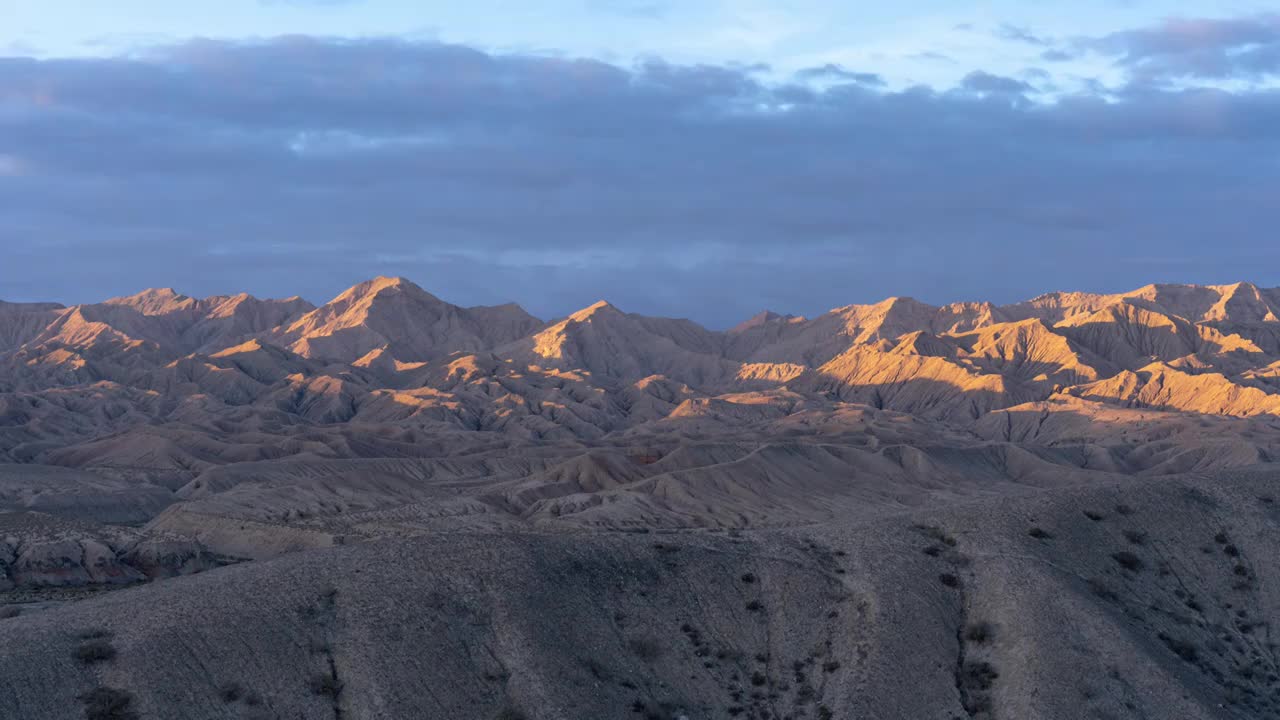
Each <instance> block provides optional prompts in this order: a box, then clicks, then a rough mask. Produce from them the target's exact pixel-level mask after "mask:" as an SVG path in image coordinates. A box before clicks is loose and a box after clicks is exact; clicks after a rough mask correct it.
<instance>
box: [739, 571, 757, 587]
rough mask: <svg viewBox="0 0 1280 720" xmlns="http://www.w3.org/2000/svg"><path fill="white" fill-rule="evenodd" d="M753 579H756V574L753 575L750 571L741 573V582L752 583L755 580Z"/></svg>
mask: <svg viewBox="0 0 1280 720" xmlns="http://www.w3.org/2000/svg"><path fill="white" fill-rule="evenodd" d="M755 581H756V576H755V575H753V574H752V573H743V574H742V582H744V583H747V584H751V583H753V582H755Z"/></svg>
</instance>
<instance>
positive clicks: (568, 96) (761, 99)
mask: <svg viewBox="0 0 1280 720" xmlns="http://www.w3.org/2000/svg"><path fill="white" fill-rule="evenodd" d="M1028 87H1029V86H1027V85H1026V84H1025V83H1022V82H1021V81H1019V80H1016V79H1011V78H1001V77H998V76H994V75H989V74H985V73H974V74H972V75H970V76H969V77H968V78H966V80H965V83H964V87H963V88H962V89H961V90H960V91H954V92H952V91H942V90H935V89H931V88H927V87H915V88H911V89H909V90H906V91H902V92H886V91H883V90H880V89H876V88H873V87H868V86H867V85H866V83H858V82H839V83H835V84H833V85H832V86H831V87H830V88H826V89H817V88H814V87H808V86H802V85H797V84H783V85H772V84H768V83H766V82H765V81H763V80H761V79H760V78H758V77H756V74H754V73H753V72H752V71H751V70H750V69H748V68H740V67H719V66H697V65H676V64H671V63H664V62H661V61H656V60H654V61H647V62H644V63H641V64H638V65H636V66H627V67H623V66H617V65H610V64H606V63H601V62H597V61H590V60H573V59H565V58H550V57H540V56H533V55H498V54H489V53H484V52H481V51H478V50H475V49H472V48H467V47H461V46H453V45H442V44H424V43H409V42H404V41H399V40H391V39H384V40H364V41H335V40H324V39H317V38H305V37H293V38H280V39H276V40H271V41H266V42H258V43H231V42H212V41H195V42H190V43H185V44H182V45H177V46H168V47H157V48H153V49H152V50H150V51H149V52H147V53H144V54H141V55H139V56H137V57H133V58H118V59H108V60H91V59H80V60H47V61H36V60H30V59H21V58H9V59H0V158H4V167H5V168H6V170H5V171H4V172H0V247H4V248H6V262H5V263H3V264H0V296H5V297H7V298H8V299H35V298H53V299H60V300H67V301H80V300H90V299H96V298H100V297H104V296H108V295H113V294H120V293H124V292H131V291H134V290H137V289H138V288H140V287H144V286H148V285H165V286H178V287H179V288H180V289H182V290H183V291H184V292H188V293H196V294H211V293H214V292H227V291H232V290H241V289H245V290H249V291H252V292H255V293H258V294H264V295H288V294H293V293H303V294H304V295H306V296H308V297H310V298H311V299H314V300H324V299H326V298H327V297H329V296H331V295H333V294H335V293H336V292H337V291H338V290H340V289H342V287H344V286H345V285H348V284H351V283H353V282H355V281H357V280H359V279H362V278H364V277H367V276H371V275H374V274H378V273H395V274H403V275H407V276H410V277H413V278H415V279H417V280H419V281H420V282H421V283H422V284H424V285H425V286H427V287H428V288H429V289H431V290H432V291H434V292H437V293H438V294H440V295H441V296H443V297H445V298H448V299H450V300H453V301H456V302H461V303H493V302H502V301H507V300H516V301H519V302H521V303H523V304H525V305H526V306H527V307H529V308H530V310H531V311H533V312H535V313H538V314H541V315H543V316H548V317H549V316H555V315H561V314H564V313H566V312H568V311H571V310H573V309H575V308H576V307H580V306H583V305H586V304H587V303H589V302H591V301H593V300H595V299H598V298H600V297H608V298H610V299H612V300H614V301H616V302H617V303H618V304H619V305H621V306H622V307H624V308H626V309H628V310H633V311H637V312H654V313H665V314H674V315H686V316H692V317H694V318H695V319H697V320H700V321H704V322H707V323H710V324H712V325H721V326H723V325H728V324H731V323H733V322H736V321H738V320H740V319H741V318H742V317H745V316H747V315H749V314H751V313H752V312H754V311H756V310H758V309H760V308H761V307H762V306H771V307H773V308H774V309H777V310H783V311H792V312H802V313H807V314H812V313H814V312H817V311H821V310H823V309H825V308H828V307H831V306H835V305H840V304H845V303H850V302H859V301H870V300H875V299H878V298H880V297H883V296H886V295H890V294H908V295H915V296H917V297H920V298H921V299H923V300H928V301H935V302H941V301H949V300H953V299H961V298H990V299H993V300H1000V301H1011V300H1015V299H1019V298H1022V297H1025V296H1029V295H1034V294H1036V293H1038V292H1041V291H1043V290H1047V289H1053V288H1078V289H1097V290H1102V289H1120V288H1126V287H1129V286H1132V285H1137V284H1141V283H1145V282H1149V281H1179V280H1181V281H1229V280H1236V279H1242V278H1247V279H1250V280H1253V281H1255V282H1260V283H1264V284H1280V276H1278V275H1277V272H1278V271H1276V270H1275V268H1278V267H1280V263H1278V262H1277V260H1280V249H1276V248H1273V247H1272V245H1271V244H1268V243H1265V242H1262V239H1261V238H1260V236H1259V234H1258V233H1259V232H1260V230H1259V229H1260V228H1267V227H1274V226H1275V225H1276V222H1277V220H1280V208H1278V207H1277V205H1276V203H1275V202H1274V198H1275V192H1276V190H1277V188H1280V184H1278V183H1280V177H1278V176H1280V172H1278V171H1277V168H1276V166H1275V164H1274V161H1273V160H1272V158H1274V157H1275V155H1276V152H1277V151H1278V150H1280V130H1277V128H1280V94H1277V93H1276V92H1273V91H1254V92H1237V93H1231V92H1225V91H1210V90H1197V91H1178V92H1174V91H1169V90H1163V89H1160V88H1157V87H1132V88H1128V89H1126V90H1125V91H1123V92H1120V93H1118V94H1116V95H1115V96H1114V97H1108V98H1106V99H1104V98H1102V97H1100V96H1098V95H1096V94H1080V95H1075V96H1069V97H1066V98H1064V99H1062V100H1061V101H1059V102H1056V103H1054V104H1040V103H1033V102H1030V101H1025V102H1009V96H1011V95H1013V96H1021V95H1022V94H1023V93H1025V92H1026V91H1027V88H1028ZM1160 256H1163V257H1167V258H1177V259H1181V260H1184V261H1185V262H1183V263H1180V264H1179V263H1163V264H1150V263H1147V262H1146V260H1145V259H1148V258H1151V257H1160ZM1259 273H1262V274H1261V275H1260V274H1259Z"/></svg>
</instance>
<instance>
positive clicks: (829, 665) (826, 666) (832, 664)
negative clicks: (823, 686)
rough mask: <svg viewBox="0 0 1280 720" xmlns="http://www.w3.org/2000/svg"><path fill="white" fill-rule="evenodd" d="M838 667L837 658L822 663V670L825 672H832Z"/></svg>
mask: <svg viewBox="0 0 1280 720" xmlns="http://www.w3.org/2000/svg"><path fill="white" fill-rule="evenodd" d="M839 669H840V661H839V660H828V661H826V662H824V663H822V671H823V672H825V673H833V672H835V671H837V670H839Z"/></svg>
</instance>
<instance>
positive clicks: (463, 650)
mask: <svg viewBox="0 0 1280 720" xmlns="http://www.w3.org/2000/svg"><path fill="white" fill-rule="evenodd" d="M1277 457H1280V290H1268V289H1262V288H1258V287H1255V286H1253V285H1250V284H1248V283H1240V284H1236V285H1229V286H1170V285H1153V286H1148V287H1144V288H1140V289H1138V290H1135V291H1133V292H1129V293H1123V294H1117V295H1094V294H1085V293H1054V294H1050V295H1045V296H1042V297H1039V298H1036V299H1034V300H1030V301H1027V302H1023V303H1018V304H1014V305H1004V306H997V305H992V304H989V303H980V302H967V303H957V304H953V305H948V306H944V307H935V306H930V305H926V304H923V303H920V302H917V301H914V300H911V299H909V298H890V299H888V300H885V301H883V302H880V303H877V304H874V305H851V306H847V307H842V308H836V309H834V310H832V311H830V312H828V313H826V314H824V315H821V316H819V317H816V318H812V319H807V318H799V317H793V316H787V315H779V314H776V313H770V312H765V313H762V314H760V315H758V316H756V317H755V318H752V319H750V320H748V321H746V322H744V323H742V324H741V325H739V326H737V327H734V328H732V329H730V330H728V331H724V332H719V331H712V330H708V329H706V328H703V327H701V326H699V325H697V324H695V323H692V322H690V321H687V320H676V319H666V318H652V317H646V316H641V315H634V314H629V313H626V312H624V311H622V310H620V309H618V308H615V307H613V306H612V305H610V304H608V303H606V302H600V303H596V304H594V305H591V306H589V307H587V308H585V309H583V310H580V311H578V312H576V313H574V314H572V315H570V316H568V317H566V318H562V319H557V320H553V321H550V322H543V321H542V320H539V319H537V318H534V317H532V316H530V315H529V314H528V313H526V312H524V311H523V310H522V309H520V308H519V307H518V306H515V305H504V306H497V307H480V308H463V307H458V306H454V305H451V304H449V303H447V302H445V301H443V300H441V299H439V298H436V297H434V296H432V295H431V294H429V293H427V292H426V291H425V290H423V289H421V288H420V287H418V286H416V285H414V284H413V283H411V282H409V281H407V280H403V279H397V278H377V279H375V280H371V281H369V282H366V283H362V284H360V285H357V286H356V287H353V288H351V289H350V290H348V291H346V292H344V293H342V294H341V295H339V296H338V297H336V298H334V299H333V300H332V301H330V302H329V303H327V304H325V305H322V306H319V307H315V306H312V305H311V304H309V303H307V302H306V301H304V300H301V299H298V298H291V299H287V300H260V299H257V298H253V297H250V296H247V295H238V296H229V297H213V298H207V299H203V300H201V299H195V298H189V297H186V296H183V295H180V294H178V293H177V292H174V291H172V290H148V291H145V292H142V293H139V294H138V295H134V296H131V297H126V298H116V299H111V300H107V301H105V302H103V303H99V304H95V305H81V306H75V307H63V306H61V305H56V304H52V303H41V304H19V303H0V603H3V604H0V647H3V648H4V649H3V650H2V651H0V673H2V676H3V677H5V678H6V679H7V680H8V682H6V683H4V684H3V687H4V689H3V690H2V691H0V692H3V693H4V696H3V697H0V717H13V718H46V717H47V718H77V717H89V718H128V717H147V718H152V717H154V718H169V717H200V718H204V717H209V718H276V717H279V718H297V717H305V718H313V717H315V718H320V717H330V716H332V717H335V718H340V719H341V718H348V719H349V718H387V717H406V718H408V717H414V718H416V717H438V718H505V719H506V720H512V719H514V718H615V717H616V718H673V719H674V718H679V717H684V718H688V719H689V720H694V719H695V718H732V717H743V718H774V719H778V720H780V719H782V718H867V717H871V718H937V719H938V720H943V719H947V720H950V719H952V718H965V717H984V718H1019V719H1021V718H1077V717H1092V718H1129V717H1135V718H1171V717H1177V718H1258V717H1280V655H1278V654H1277V645H1276V644H1275V642H1273V640H1272V636H1271V629H1270V628H1271V622H1272V620H1273V618H1275V617H1276V610H1277V604H1278V603H1280V586H1278V585H1277V583H1280V575H1276V573H1275V572H1274V569H1273V565H1274V564H1273V563H1269V562H1268V559H1269V558H1271V557H1274V556H1275V554H1276V552H1277V551H1280V505H1277V498H1280V489H1277V488H1276V486H1275V483H1276V481H1277V479H1280V472H1277V471H1278V470H1280V468H1278V467H1276V466H1275V465H1273V464H1272V463H1273V462H1274V460H1275V459H1276V458H1277ZM1273 468H1274V469H1273ZM179 576H183V577H179ZM186 576H191V577H186ZM107 590H110V592H107ZM160 689H163V691H161V690H160Z"/></svg>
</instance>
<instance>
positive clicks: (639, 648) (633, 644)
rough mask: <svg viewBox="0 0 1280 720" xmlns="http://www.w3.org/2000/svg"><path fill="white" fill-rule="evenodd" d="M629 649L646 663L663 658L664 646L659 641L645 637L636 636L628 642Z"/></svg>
mask: <svg viewBox="0 0 1280 720" xmlns="http://www.w3.org/2000/svg"><path fill="white" fill-rule="evenodd" d="M627 647H629V648H631V652H632V653H633V654H634V655H635V656H636V657H638V658H640V659H641V660H644V661H646V662H649V661H652V660H657V659H658V658H659V657H661V656H662V646H661V645H660V644H658V641H657V640H654V639H653V638H651V637H648V636H644V635H636V636H633V637H632V638H631V639H629V640H628V641H627Z"/></svg>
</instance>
